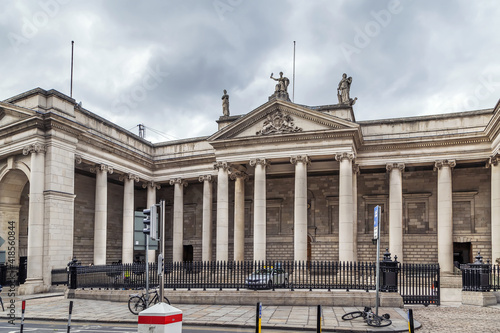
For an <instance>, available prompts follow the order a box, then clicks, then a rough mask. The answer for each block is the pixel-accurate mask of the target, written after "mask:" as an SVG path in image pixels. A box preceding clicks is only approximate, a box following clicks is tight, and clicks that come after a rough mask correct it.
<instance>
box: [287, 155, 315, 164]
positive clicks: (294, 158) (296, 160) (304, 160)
mask: <svg viewBox="0 0 500 333" xmlns="http://www.w3.org/2000/svg"><path fill="white" fill-rule="evenodd" d="M290 163H292V164H293V165H297V163H304V164H307V165H311V159H310V158H309V156H307V155H297V156H292V157H290Z"/></svg>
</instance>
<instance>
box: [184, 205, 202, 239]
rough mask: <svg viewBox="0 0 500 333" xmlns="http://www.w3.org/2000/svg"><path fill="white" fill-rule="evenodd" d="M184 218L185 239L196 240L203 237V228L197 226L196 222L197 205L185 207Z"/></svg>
mask: <svg viewBox="0 0 500 333" xmlns="http://www.w3.org/2000/svg"><path fill="white" fill-rule="evenodd" d="M183 218H184V219H183V224H182V225H183V227H184V239H196V238H197V237H198V236H201V230H200V227H201V226H199V225H197V221H196V204H185V205H184V217H183Z"/></svg>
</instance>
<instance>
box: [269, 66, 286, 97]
mask: <svg viewBox="0 0 500 333" xmlns="http://www.w3.org/2000/svg"><path fill="white" fill-rule="evenodd" d="M271 79H272V80H274V81H277V82H278V83H276V86H275V88H274V94H272V95H271V96H270V97H269V99H270V100H271V99H272V98H277V99H282V100H286V101H290V98H289V97H288V91H287V90H288V85H290V80H289V79H288V78H287V77H285V76H283V72H280V77H279V78H275V77H273V73H271Z"/></svg>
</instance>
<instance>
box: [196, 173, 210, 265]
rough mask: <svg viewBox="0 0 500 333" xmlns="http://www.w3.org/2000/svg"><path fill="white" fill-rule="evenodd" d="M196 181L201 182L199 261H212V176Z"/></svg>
mask: <svg viewBox="0 0 500 333" xmlns="http://www.w3.org/2000/svg"><path fill="white" fill-rule="evenodd" d="M198 180H199V181H200V182H203V217H202V219H203V222H202V224H203V226H202V233H203V234H202V236H201V260H202V261H212V200H213V198H212V175H204V176H200V177H199V179H198Z"/></svg>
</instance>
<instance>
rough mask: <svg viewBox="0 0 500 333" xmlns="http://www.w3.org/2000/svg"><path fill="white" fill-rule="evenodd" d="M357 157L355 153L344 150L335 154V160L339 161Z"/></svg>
mask: <svg viewBox="0 0 500 333" xmlns="http://www.w3.org/2000/svg"><path fill="white" fill-rule="evenodd" d="M355 157H356V156H355V155H354V153H347V152H343V153H336V154H335V160H336V161H339V162H342V160H344V159H349V161H352V160H353V159H354V158H355Z"/></svg>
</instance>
